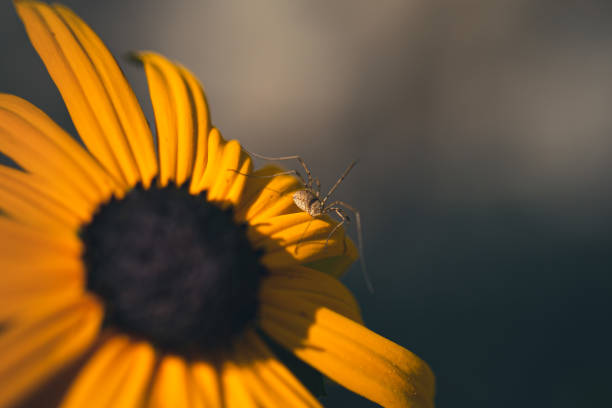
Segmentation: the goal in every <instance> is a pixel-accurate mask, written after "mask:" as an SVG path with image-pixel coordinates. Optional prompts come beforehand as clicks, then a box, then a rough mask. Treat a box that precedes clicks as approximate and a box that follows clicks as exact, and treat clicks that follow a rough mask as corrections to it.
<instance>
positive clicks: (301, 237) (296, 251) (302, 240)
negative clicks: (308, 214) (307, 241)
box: [294, 217, 314, 255]
mask: <svg viewBox="0 0 612 408" xmlns="http://www.w3.org/2000/svg"><path fill="white" fill-rule="evenodd" d="M312 221H314V217H313V218H311V219H310V221H308V224H306V228H304V231H303V232H302V235H301V236H300V239H298V242H297V244H296V245H295V250H294V252H295V254H296V255H297V253H298V248H299V246H300V245H301V244H302V243H304V237H305V236H306V231H308V228H310V224H312Z"/></svg>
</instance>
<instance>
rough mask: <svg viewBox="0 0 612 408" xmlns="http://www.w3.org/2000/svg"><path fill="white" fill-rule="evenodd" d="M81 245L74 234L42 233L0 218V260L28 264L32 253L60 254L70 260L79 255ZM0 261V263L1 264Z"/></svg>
mask: <svg viewBox="0 0 612 408" xmlns="http://www.w3.org/2000/svg"><path fill="white" fill-rule="evenodd" d="M81 248H82V243H81V241H80V240H79V239H78V238H77V237H76V235H74V234H59V233H52V232H48V231H42V230H38V229H35V228H32V227H30V226H27V225H25V224H22V223H19V222H17V221H14V220H11V219H8V218H6V217H3V216H0V260H2V261H4V260H5V259H6V260H16V261H21V262H22V263H24V262H29V261H31V260H33V259H31V258H29V257H28V256H30V255H31V254H33V253H39V254H41V255H43V256H44V255H47V254H62V255H64V256H66V257H70V258H72V259H74V258H77V257H79V256H80V254H81ZM2 261H0V262H2Z"/></svg>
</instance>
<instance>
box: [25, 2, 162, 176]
mask: <svg viewBox="0 0 612 408" xmlns="http://www.w3.org/2000/svg"><path fill="white" fill-rule="evenodd" d="M15 6H16V8H17V12H18V14H19V16H20V17H21V19H22V21H23V23H24V25H25V27H26V31H27V33H28V36H29V37H30V41H31V42H32V45H34V48H35V49H36V51H37V52H38V54H39V55H40V57H41V58H42V60H43V62H44V63H45V66H46V67H47V70H48V71H49V74H50V75H51V78H52V79H53V81H54V82H55V84H56V85H57V87H58V89H59V91H60V93H61V94H62V97H63V99H64V103H65V104H66V107H67V108H68V111H69V112H70V116H71V117H72V120H73V122H74V125H75V127H76V129H77V131H78V132H79V134H80V135H81V138H82V139H83V142H84V143H85V145H86V146H87V147H88V148H89V150H90V151H91V153H92V154H93V155H94V156H96V158H97V159H98V160H99V161H100V162H101V163H102V164H103V165H104V167H105V168H106V170H107V171H108V172H109V173H110V174H112V175H113V177H114V178H115V179H116V180H123V182H125V183H126V184H127V185H130V186H131V185H133V184H135V183H136V181H138V179H139V178H140V177H141V176H140V174H139V169H138V166H137V164H136V159H135V157H134V156H135V154H134V152H132V150H131V147H130V146H133V147H134V148H135V150H137V149H143V150H144V151H146V149H147V147H149V149H151V143H147V141H146V137H147V136H146V135H145V134H144V133H146V132H147V131H148V129H147V128H146V123H145V122H144V115H142V112H140V107H139V106H138V104H137V102H136V99H135V97H134V95H133V94H132V91H131V89H130V88H129V85H128V84H127V82H126V81H125V78H124V77H123V75H121V71H120V70H119V68H118V66H117V65H116V62H115V61H114V60H113V58H112V57H111V56H110V54H109V53H108V50H106V48H105V47H104V45H103V44H102V42H101V41H100V40H99V38H97V37H96V36H95V34H94V33H93V32H92V31H91V30H90V29H89V28H85V27H86V25H85V23H83V22H82V21H80V20H79V19H78V17H76V16H75V15H74V14H72V13H71V12H69V11H68V10H67V9H65V8H63V7H52V6H48V5H46V4H44V3H40V2H36V1H28V0H22V1H17V2H15ZM129 122H131V123H129ZM139 132H142V133H139ZM136 135H140V137H139V136H136ZM132 137H133V138H134V140H131V141H130V142H128V139H130V138H132ZM141 143H142V144H141ZM137 156H140V154H138V155H137ZM145 156H148V159H143V160H141V162H140V163H139V164H145V163H149V162H148V160H151V152H148V153H143V156H142V157H145ZM149 164H150V163H149ZM143 169H144V170H145V171H146V170H147V169H146V165H145V167H144V168H143ZM148 170H149V172H150V169H148Z"/></svg>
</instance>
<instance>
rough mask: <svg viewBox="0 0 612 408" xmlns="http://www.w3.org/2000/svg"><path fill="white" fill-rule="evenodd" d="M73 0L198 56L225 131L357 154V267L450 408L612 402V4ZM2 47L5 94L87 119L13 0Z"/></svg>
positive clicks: (299, 150) (3, 12)
mask: <svg viewBox="0 0 612 408" xmlns="http://www.w3.org/2000/svg"><path fill="white" fill-rule="evenodd" d="M65 3H66V4H67V5H69V6H70V7H72V8H73V9H74V10H75V11H76V12H77V13H78V14H79V15H80V16H81V17H83V18H84V19H85V20H86V21H87V22H88V23H89V24H90V25H91V26H92V27H93V28H94V29H95V30H96V32H97V33H98V34H99V35H100V36H101V37H102V39H103V40H104V41H105V42H106V44H107V45H108V46H109V48H110V49H111V51H112V52H113V53H114V54H115V55H118V56H119V55H124V54H125V53H126V52H128V51H132V50H142V49H150V50H155V51H158V52H161V53H163V54H165V55H166V56H168V57H170V58H172V59H176V60H178V61H180V62H181V63H183V64H184V65H186V66H187V67H189V68H190V69H191V70H193V71H194V72H195V73H196V75H197V76H198V77H199V78H200V79H201V81H202V83H203V84H204V86H205V88H206V90H207V94H208V97H209V102H210V105H211V110H212V118H213V122H214V124H215V125H216V126H217V127H219V128H220V129H221V131H222V132H223V134H224V136H225V137H226V138H236V139H239V140H240V141H241V142H242V143H243V144H244V146H245V147H247V148H248V149H250V150H251V151H255V152H258V153H261V154H266V155H287V154H300V155H302V156H303V157H304V158H305V159H306V161H307V163H309V165H310V166H311V168H312V170H313V172H314V173H315V174H316V175H317V176H319V177H320V178H321V180H322V182H323V184H324V186H329V185H330V184H331V183H333V182H334V181H335V178H336V177H337V176H338V175H339V174H340V173H341V172H342V170H344V168H345V167H346V165H348V163H349V162H350V161H351V160H353V159H355V158H357V159H359V160H360V161H359V164H358V166H357V167H356V168H355V169H354V171H353V173H351V175H350V176H349V177H348V178H347V180H346V182H345V183H344V184H343V185H342V186H341V188H340V189H339V190H338V192H337V194H336V197H337V198H338V199H343V200H345V201H347V202H349V203H351V204H353V205H354V206H355V207H357V208H359V209H360V210H361V212H362V216H363V219H364V223H365V225H364V232H365V241H366V247H365V252H366V255H367V260H368V266H369V270H370V273H371V275H372V280H373V281H374V285H375V288H376V291H375V293H374V294H368V292H367V290H366V288H365V285H364V282H363V280H362V278H361V276H360V273H359V268H358V267H357V266H355V267H353V269H352V270H351V271H349V273H348V274H347V276H346V278H345V279H344V280H345V282H346V284H347V285H348V286H349V287H350V288H351V289H352V290H353V291H354V293H355V294H356V296H357V298H358V300H359V301H360V303H361V305H362V307H363V314H364V317H365V320H366V322H367V324H368V325H369V327H371V328H372V329H373V330H375V331H377V332H379V333H381V334H383V335H384V336H386V337H388V338H390V339H392V340H394V341H396V342H397V343H399V344H401V345H403V346H405V347H407V348H409V349H410V350H413V351H414V352H416V353H417V354H419V355H420V356H421V357H423V358H424V359H425V360H426V361H427V362H429V364H430V365H431V367H432V368H433V370H434V371H435V373H436V375H437V386H438V391H437V404H438V406H441V407H516V406H533V407H542V406H555V407H576V406H583V407H584V406H610V405H612V397H611V396H610V395H611V394H610V391H609V384H610V381H611V380H612V374H610V372H611V371H610V366H611V364H612V352H611V351H610V343H611V340H612V333H611V329H610V323H611V319H610V315H611V312H612V276H611V273H610V272H611V268H610V267H611V266H612V260H611V259H610V254H609V252H610V248H611V244H612V239H611V231H612V216H611V215H610V214H611V212H610V208H611V206H612V186H611V181H612V171H611V169H612V163H610V161H611V160H610V159H611V158H612V3H610V2H608V1H603V0H602V1H597V0H586V1H581V2H575V1H568V0H560V1H559V0H557V1H552V0H541V1H527V0H494V1H491V0H466V1H450V0H448V1H426V0H413V1H378V2H374V1H337V2H326V1H294V2H282V1H262V2H257V3H256V2H247V1H243V2H240V1H224V2H221V1H217V2H212V1H188V0H180V1H179V0H175V1H172V2H169V1H162V0H148V1H145V0H136V1H132V0H130V1H125V0H122V1H119V0H110V1H104V2H102V1H99V2H94V1H77V0H66V1H65ZM0 55H1V56H2V57H1V58H2V64H0V91H2V92H9V93H14V94H17V95H19V96H22V97H25V98H27V99H28V100H30V101H32V102H33V103H35V104H36V105H38V106H39V107H41V108H42V109H43V110H45V111H46V112H47V113H49V114H50V115H51V116H52V117H53V118H54V119H55V120H57V121H58V122H59V123H60V124H61V125H62V126H63V127H65V128H66V129H69V130H70V131H71V132H74V129H73V128H72V125H71V123H70V120H69V117H68V116H67V113H66V111H65V108H64V105H63V103H62V102H61V99H60V97H59V93H58V92H57V90H56V89H55V87H54V86H53V84H52V83H51V81H50V79H49V77H48V75H47V74H46V71H45V69H44V67H43V65H42V63H41V62H40V61H39V59H38V57H37V55H36V54H35V52H34V50H33V49H32V47H31V46H30V45H29V42H28V40H27V37H26V34H25V31H24V30H23V27H22V25H21V23H20V22H19V21H18V19H17V16H16V14H15V12H14V10H13V7H12V5H11V3H10V2H3V3H2V5H0ZM121 64H122V67H123V68H124V70H125V71H126V74H127V75H128V77H129V79H130V81H131V83H132V84H133V85H134V87H135V89H136V91H137V94H138V95H139V97H140V99H141V101H143V103H144V104H145V106H146V112H147V113H148V115H149V116H150V115H151V108H150V104H149V102H148V93H147V89H146V82H145V79H144V74H143V73H142V72H141V71H140V69H139V68H137V67H133V66H130V65H129V64H127V63H125V62H124V61H121ZM152 123H153V122H152ZM327 391H328V396H327V397H325V398H324V399H323V402H324V403H325V404H326V405H328V406H354V407H366V406H371V404H370V403H369V402H367V401H365V400H363V399H361V398H359V397H357V396H354V395H352V394H351V393H349V392H348V391H345V390H343V389H342V388H340V387H338V386H334V385H330V386H328V388H327Z"/></svg>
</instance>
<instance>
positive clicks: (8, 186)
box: [0, 166, 81, 231]
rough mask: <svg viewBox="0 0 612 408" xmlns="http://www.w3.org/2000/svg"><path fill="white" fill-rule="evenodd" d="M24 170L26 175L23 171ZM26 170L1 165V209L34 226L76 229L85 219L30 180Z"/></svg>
mask: <svg viewBox="0 0 612 408" xmlns="http://www.w3.org/2000/svg"><path fill="white" fill-rule="evenodd" d="M19 173H22V174H19ZM21 175H26V176H27V174H25V173H23V172H20V171H18V170H14V169H11V168H8V167H5V166H0V208H2V210H4V211H5V212H6V213H7V214H9V215H10V216H11V217H12V218H14V219H18V220H20V221H23V222H25V223H26V224H29V225H32V226H34V227H42V228H46V229H51V230H56V229H59V230H64V231H66V230H67V231H75V230H76V229H77V227H78V225H79V224H80V223H81V220H79V218H78V217H77V216H76V215H75V214H74V213H73V212H71V211H69V210H67V209H66V207H64V206H63V205H62V204H60V203H57V202H56V201H55V200H53V199H50V198H49V197H48V196H46V195H45V194H44V193H41V191H39V190H38V189H37V188H36V187H34V186H33V185H31V184H30V183H29V180H28V178H27V177H19V176H21Z"/></svg>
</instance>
